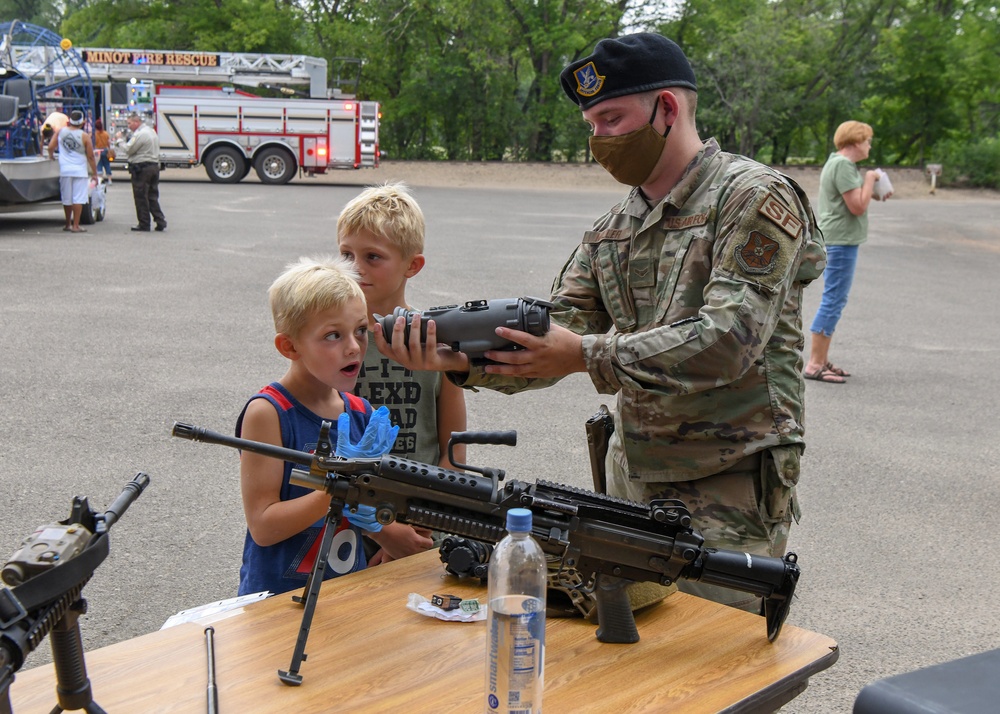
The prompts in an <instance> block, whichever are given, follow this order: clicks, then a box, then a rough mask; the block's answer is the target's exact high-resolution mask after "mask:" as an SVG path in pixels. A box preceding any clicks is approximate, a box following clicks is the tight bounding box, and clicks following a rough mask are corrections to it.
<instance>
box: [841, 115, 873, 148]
mask: <svg viewBox="0 0 1000 714" xmlns="http://www.w3.org/2000/svg"><path fill="white" fill-rule="evenodd" d="M874 135H875V132H874V131H872V128H871V127H870V126H868V125H867V124H865V123H864V122H862V121H845V122H844V123H843V124H841V125H840V126H838V127H837V131H836V132H834V134H833V145H834V146H836V147H837V151H840V150H841V149H843V148H844V147H845V146H853V145H854V144H862V143H864V142H865V141H867V140H868V139H871V138H872V137H873V136H874Z"/></svg>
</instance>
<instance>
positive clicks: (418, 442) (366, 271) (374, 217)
mask: <svg viewBox="0 0 1000 714" xmlns="http://www.w3.org/2000/svg"><path fill="white" fill-rule="evenodd" d="M337 239H338V241H339V243H340V252H341V254H342V255H343V256H344V257H345V258H347V259H349V260H351V261H352V262H353V263H354V267H355V269H356V270H357V271H358V274H359V276H360V280H361V289H362V291H364V294H365V298H366V299H367V302H368V320H369V329H375V327H376V325H375V322H374V317H373V315H374V314H379V315H391V314H392V312H393V310H394V309H395V308H396V307H398V306H404V307H407V308H408V309H412V308H411V307H410V304H409V302H408V301H407V299H406V284H407V281H408V280H410V278H413V277H414V276H415V275H417V273H419V272H420V271H421V269H422V268H423V267H424V264H425V259H424V255H423V251H424V214H423V212H422V211H421V210H420V206H419V205H418V204H417V202H416V200H415V199H414V198H413V196H412V195H411V194H410V192H409V190H408V188H407V187H406V185H405V184H402V183H386V184H383V185H380V186H372V187H369V188H367V189H365V190H364V191H362V192H361V194H360V195H358V196H357V197H356V198H354V199H353V200H352V201H351V202H350V203H348V204H347V206H345V207H344V210H343V211H342V212H341V214H340V218H339V219H338V220H337ZM355 394H358V395H360V396H362V397H365V398H366V399H368V400H369V401H370V402H372V403H373V404H384V405H385V406H387V407H388V408H389V411H390V414H392V420H393V423H394V424H397V425H398V426H399V427H400V431H399V435H398V437H397V439H396V445H395V446H394V447H393V449H392V453H393V454H397V455H399V456H403V457H405V458H409V459H414V460H416V461H421V462H423V463H431V464H439V465H441V466H444V467H451V462H449V461H448V449H447V447H448V438H449V436H450V435H451V432H453V431H464V430H465V427H466V412H465V396H464V393H463V391H462V390H461V389H460V388H459V387H456V386H455V385H454V384H452V383H451V382H449V381H448V380H447V379H442V375H441V373H439V372H413V371H410V370H408V369H406V368H405V367H403V366H402V365H401V364H399V363H398V362H395V361H393V360H391V359H389V358H388V357H385V356H383V355H382V354H381V353H380V352H379V351H378V349H377V348H376V347H375V344H374V341H370V342H369V345H368V350H367V352H366V353H365V359H364V364H363V366H362V368H361V374H360V375H359V376H358V384H357V388H356V390H355ZM455 458H456V459H457V460H458V461H464V460H465V447H464V446H456V447H455Z"/></svg>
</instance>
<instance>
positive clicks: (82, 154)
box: [49, 109, 97, 233]
mask: <svg viewBox="0 0 1000 714" xmlns="http://www.w3.org/2000/svg"><path fill="white" fill-rule="evenodd" d="M85 118H86V117H85V116H84V114H83V112H82V111H81V110H79V109H74V110H73V111H72V112H70V115H69V123H68V124H67V125H66V126H64V127H62V128H61V129H59V131H58V132H56V134H55V135H54V136H53V137H52V141H51V142H50V143H49V158H50V159H52V160H53V161H56V160H58V161H59V194H60V196H61V197H62V205H63V212H64V213H65V215H66V225H65V226H63V230H64V231H70V232H72V233H86V232H87V229H86V228H80V217H81V216H82V215H83V205H84V204H85V203H87V202H89V201H90V176H91V175H94V176H96V175H97V164H96V163H95V162H94V144H93V142H91V140H90V134H88V133H87V132H85V131H84V130H83V122H84V120H85Z"/></svg>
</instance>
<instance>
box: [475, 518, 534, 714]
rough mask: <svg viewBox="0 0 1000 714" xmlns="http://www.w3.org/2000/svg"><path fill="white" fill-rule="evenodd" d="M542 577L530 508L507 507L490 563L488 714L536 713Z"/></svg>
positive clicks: (487, 661) (487, 624) (487, 657)
mask: <svg viewBox="0 0 1000 714" xmlns="http://www.w3.org/2000/svg"><path fill="white" fill-rule="evenodd" d="M546 575H547V566H546V563H545V553H544V552H542V547H541V546H540V545H539V544H538V543H537V542H536V541H535V540H534V539H533V538H532V537H531V511H529V510H528V509H527V508H512V509H510V510H509V511H507V536H506V537H505V538H504V539H503V540H501V541H500V543H499V544H498V545H497V547H496V549H495V550H494V551H493V555H492V556H491V558H490V566H489V595H488V600H489V606H488V610H487V615H486V709H485V711H486V712H487V714H541V711H542V688H543V686H544V682H545V676H544V667H545V586H546Z"/></svg>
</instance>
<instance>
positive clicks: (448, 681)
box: [10, 551, 839, 714]
mask: <svg viewBox="0 0 1000 714" xmlns="http://www.w3.org/2000/svg"><path fill="white" fill-rule="evenodd" d="M411 592H415V593H419V594H421V595H423V596H424V597H427V598H428V599H429V598H430V596H431V595H433V594H434V593H451V594H455V595H460V596H462V597H482V598H483V599H485V588H484V587H482V586H480V585H479V584H478V582H476V581H471V582H470V581H459V580H458V579H456V578H453V577H451V576H448V575H447V574H445V572H444V569H443V566H442V565H441V564H440V562H438V557H437V553H436V552H433V551H432V552H428V553H424V554H421V555H417V556H413V557H411V558H406V559H404V560H401V561H396V562H394V563H388V564H386V565H380V566H378V567H375V568H371V569H369V570H365V571H363V572H360V573H355V574H353V575H351V576H349V577H346V578H339V579H335V580H328V581H327V582H325V583H324V584H323V589H322V592H321V594H320V599H319V602H318V603H317V607H316V616H315V618H314V620H313V626H312V630H311V632H310V636H309V642H308V645H307V647H306V654H307V656H308V659H307V660H306V661H305V662H303V663H302V666H301V669H300V671H299V673H300V674H301V675H302V677H303V682H302V685H301V686H298V687H290V686H288V685H285V684H283V683H282V682H281V681H280V680H279V679H278V675H277V671H278V670H279V669H282V670H286V669H288V666H289V663H290V662H291V656H292V651H293V649H294V646H295V640H296V636H297V634H298V630H299V624H300V621H301V614H302V606H301V605H299V604H296V603H294V602H292V600H291V597H290V596H291V593H287V594H284V595H278V596H276V597H272V598H270V599H268V600H264V601H262V602H257V603H254V604H252V605H248V606H246V607H245V608H243V609H242V610H240V611H237V612H236V614H230V616H228V617H223V618H222V619H218V617H219V616H216V617H215V618H210V619H206V620H202V621H199V623H197V624H196V623H186V624H183V625H178V626H176V627H172V628H169V629H166V630H160V631H158V632H153V633H151V634H148V635H144V636H142V637H137V638H135V639H132V640H127V641H124V642H119V643H118V644H115V645H111V646H109V647H104V648H102V649H99V650H94V651H92V652H88V653H87V654H86V662H87V671H88V675H89V677H90V681H91V684H92V687H93V697H94V702H95V703H97V704H98V705H100V706H101V707H103V708H104V709H105V711H107V712H108V714H119V713H125V712H142V713H143V714H150V713H156V712H191V713H197V712H205V711H206V709H207V706H206V687H207V660H206V651H205V649H206V648H205V635H204V630H205V626H206V625H207V624H209V621H211V624H212V626H213V627H214V628H215V659H216V679H217V683H218V687H219V711H220V712H222V713H223V714H232V713H236V712H239V713H240V714H245V713H247V712H287V713H288V714H308V713H310V712H349V713H350V714H355V713H358V712H390V711H392V712H395V711H400V712H404V711H405V712H408V713H411V714H412V713H416V712H435V713H436V714H442V713H447V712H480V711H482V710H483V701H482V697H483V692H484V681H483V680H484V673H485V642H486V628H485V623H484V622H474V623H457V622H442V621H440V620H436V619H434V618H430V617H424V616H421V615H418V614H417V613H414V612H412V611H410V610H408V609H407V608H406V598H407V594H408V593H411ZM98 606H100V607H110V606H112V604H110V603H100V604H98V603H92V607H98ZM636 623H637V625H638V628H639V634H640V636H641V639H640V641H639V642H638V643H636V644H632V645H617V644H604V643H601V642H598V641H597V639H596V638H595V637H594V626H593V625H591V624H589V623H587V622H585V621H583V620H580V619H575V620H563V619H553V618H550V619H549V620H548V622H547V623H546V633H545V636H546V648H545V696H544V705H545V710H546V711H547V712H550V713H551V714H562V713H563V712H582V711H587V712H613V713H614V714H623V713H625V712H668V711H669V712H684V713H685V714H687V713H691V714H698V713H699V712H771V711H773V710H774V709H776V708H777V707H778V706H780V705H782V704H784V703H785V702H787V701H789V700H790V699H792V698H793V697H795V696H797V695H798V694H800V693H801V692H802V690H803V689H805V686H806V682H807V680H808V678H809V676H810V675H812V674H815V673H816V672H819V671H821V670H823V669H826V668H827V667H829V666H830V665H832V664H833V663H834V662H836V660H837V656H838V654H839V653H838V649H837V644H836V642H834V641H833V640H832V639H830V638H829V637H826V636H824V635H819V634H816V633H813V632H809V631H808V630H803V629H800V628H798V627H793V626H791V625H787V624H786V625H785V627H784V629H783V630H782V632H781V635H780V637H779V638H778V639H777V641H776V642H774V643H769V642H768V641H767V636H766V634H765V627H764V620H763V619H762V618H760V617H758V616H756V615H751V614H749V613H746V612H742V611H738V610H734V609H732V608H728V607H724V606H722V605H718V604H716V603H712V602H708V601H706V600H701V599H699V598H695V597H691V596H688V595H683V594H675V595H672V596H670V597H668V598H667V599H666V600H665V601H663V602H662V603H660V604H658V605H656V606H653V607H651V608H648V609H647V610H646V611H644V612H641V613H639V614H638V615H637V616H636ZM81 627H84V628H85V627H86V622H83V623H81ZM43 646H46V645H43ZM10 693H11V701H12V704H13V710H14V714H36V713H46V712H49V711H51V709H52V707H53V706H54V705H55V704H56V698H55V674H54V671H53V668H52V665H45V666H42V667H37V668H35V669H31V670H26V671H21V672H18V673H17V677H16V679H15V681H14V683H13V685H12V686H11V688H10Z"/></svg>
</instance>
